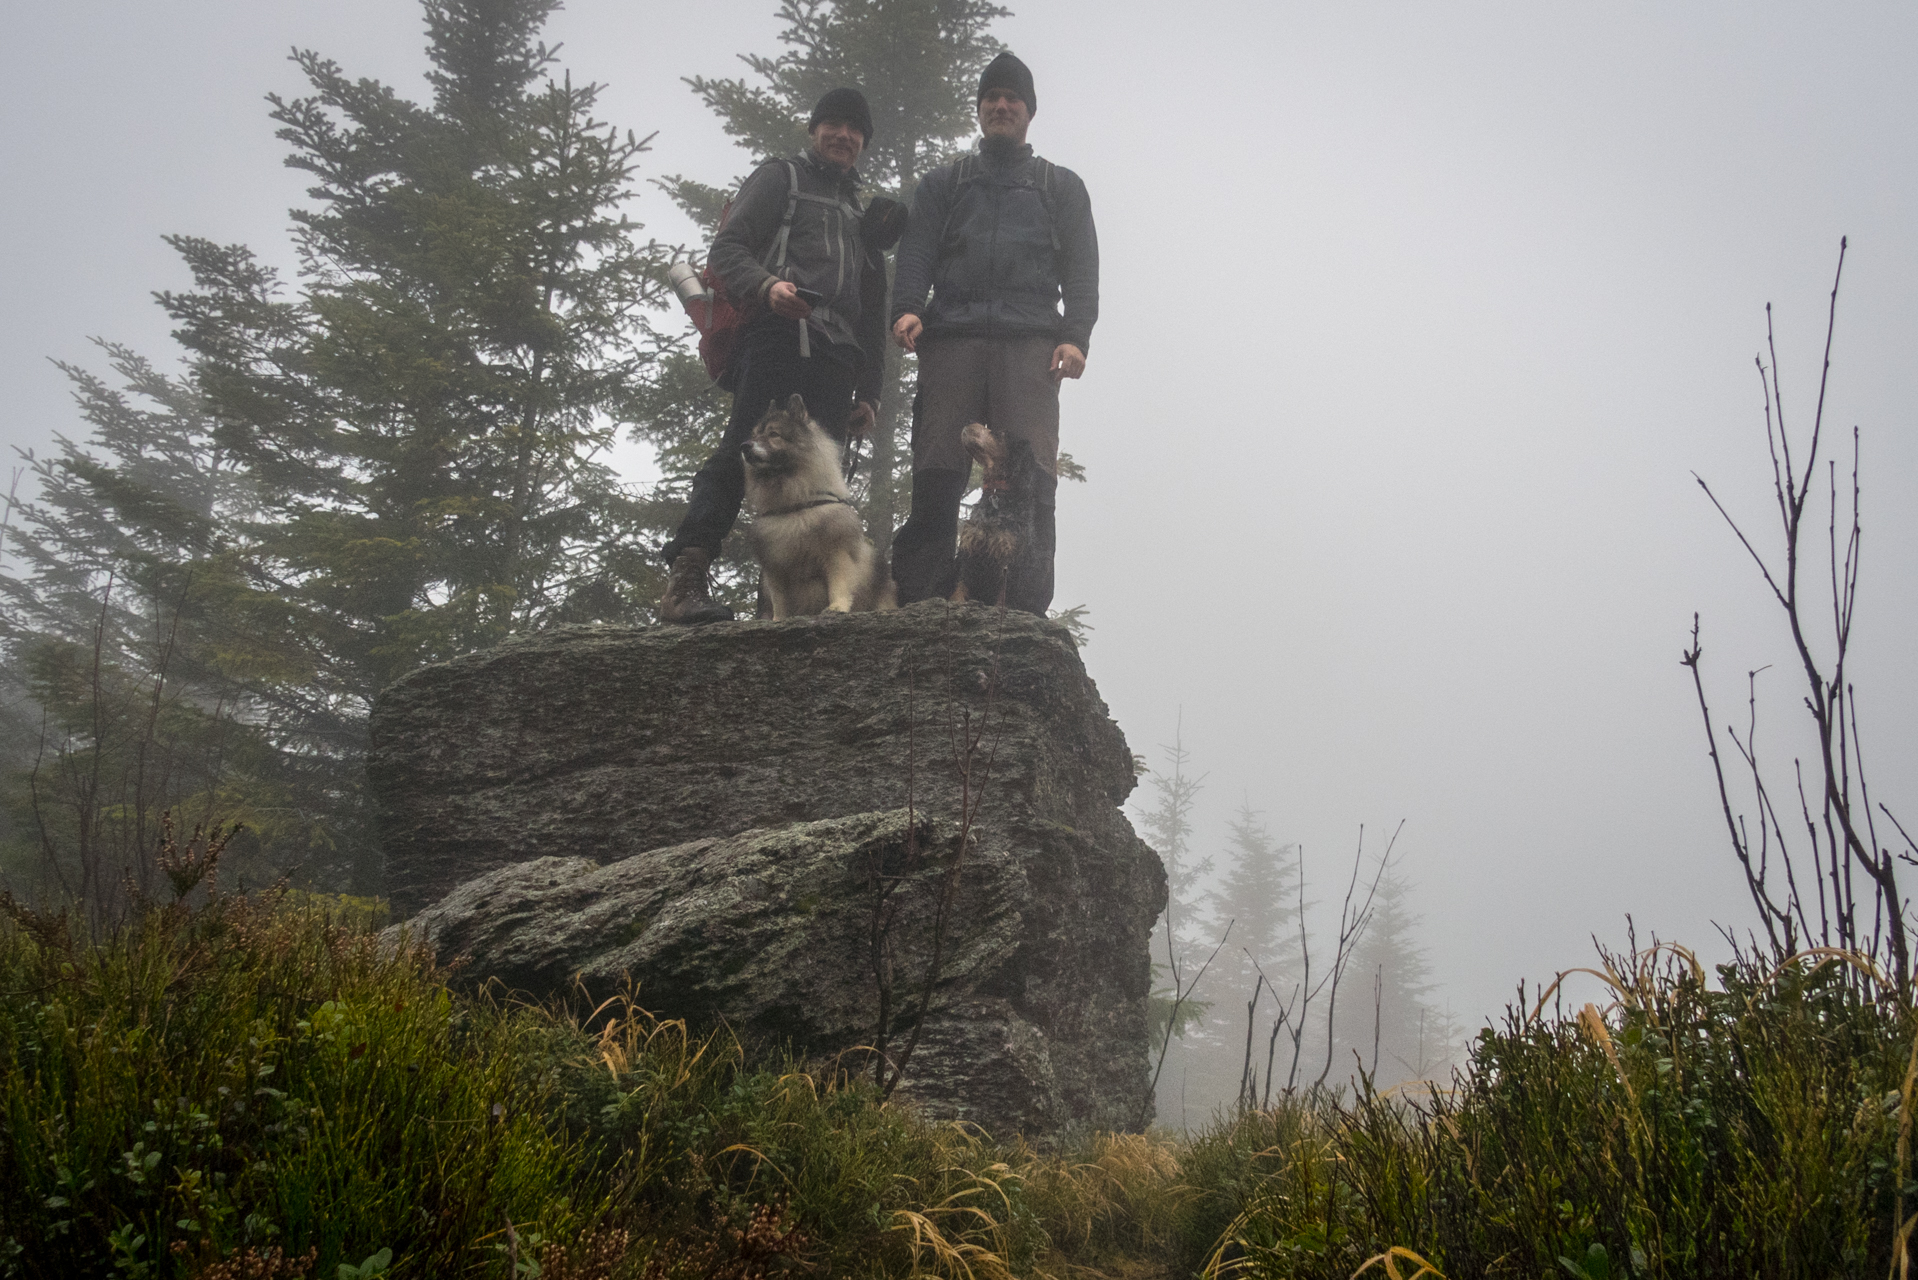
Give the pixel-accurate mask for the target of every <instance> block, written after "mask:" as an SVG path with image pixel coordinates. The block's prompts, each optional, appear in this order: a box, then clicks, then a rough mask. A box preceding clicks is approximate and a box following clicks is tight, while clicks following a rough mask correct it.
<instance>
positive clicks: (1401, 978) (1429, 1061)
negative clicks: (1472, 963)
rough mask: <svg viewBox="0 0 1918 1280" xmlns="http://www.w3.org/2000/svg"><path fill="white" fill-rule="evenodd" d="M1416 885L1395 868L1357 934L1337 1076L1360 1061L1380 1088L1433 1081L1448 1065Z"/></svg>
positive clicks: (1447, 1032) (1343, 1000) (1344, 997)
mask: <svg viewBox="0 0 1918 1280" xmlns="http://www.w3.org/2000/svg"><path fill="white" fill-rule="evenodd" d="M1413 892H1414V890H1413V886H1412V884H1411V882H1410V881H1408V880H1406V879H1405V878H1404V877H1403V876H1402V875H1400V874H1398V873H1397V872H1396V871H1387V872H1386V873H1385V876H1384V878H1383V879H1382V880H1380V882H1379V890H1378V896H1377V897H1376V898H1375V899H1374V900H1373V904H1372V920H1371V923H1370V924H1368V925H1367V926H1366V930H1365V935H1364V936H1363V937H1362V938H1361V939H1360V940H1359V943H1358V947H1357V949H1356V950H1355V952H1354V954H1353V957H1352V963H1351V965H1350V967H1349V968H1348V969H1347V970H1346V975H1345V980H1344V986H1343V988H1342V990H1341V992H1340V995H1339V1017H1338V1027H1337V1028H1336V1039H1337V1041H1338V1050H1337V1053H1336V1055H1335V1057H1334V1068H1333V1071H1334V1075H1335V1077H1336V1078H1341V1079H1343V1078H1346V1077H1348V1076H1350V1075H1351V1074H1352V1072H1353V1071H1354V1070H1356V1069H1357V1067H1358V1065H1359V1064H1360V1063H1363V1064H1364V1066H1365V1069H1366V1070H1367V1071H1368V1072H1372V1073H1373V1074H1374V1075H1375V1083H1376V1084H1377V1085H1378V1086H1379V1087H1381V1088H1384V1087H1387V1086H1389V1085H1392V1084H1396V1083H1398V1082H1399V1081H1401V1080H1412V1079H1433V1078H1436V1077H1440V1076H1443V1075H1444V1074H1445V1073H1446V1072H1447V1071H1449V1070H1450V1069H1451V1065H1452V1060H1453V1056H1454V1052H1455V1050H1454V1045H1453V1038H1454V1032H1453V1028H1452V1019H1451V1016H1450V1014H1448V1013H1446V1012H1445V1011H1443V1010H1441V1009H1440V1008H1439V1007H1438V1006H1437V1005H1436V1004H1435V1003H1434V1002H1433V1001H1432V999H1431V996H1432V993H1433V992H1434V991H1435V990H1437V984H1436V983H1434V982H1433V981H1432V977H1431V965H1430V963H1429V961H1428V960H1427V959H1426V950H1425V948H1424V947H1423V946H1422V945H1420V943H1419V941H1418V927H1419V921H1420V917H1419V916H1418V914H1417V913H1416V912H1415V911H1414V910H1413Z"/></svg>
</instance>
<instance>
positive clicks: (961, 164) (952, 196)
mask: <svg viewBox="0 0 1918 1280" xmlns="http://www.w3.org/2000/svg"><path fill="white" fill-rule="evenodd" d="M979 163H980V161H979V153H978V152H977V151H968V152H966V154H964V155H962V156H960V157H959V158H958V159H957V160H955V161H953V162H952V190H951V191H950V192H949V193H948V195H947V199H946V220H945V222H944V223H943V224H941V226H940V228H939V243H940V244H941V245H943V244H945V242H946V238H947V237H948V236H949V235H951V234H952V220H953V218H954V217H955V216H957V215H958V212H959V198H960V197H961V196H963V195H964V194H965V193H966V188H967V187H969V186H971V185H972V183H973V180H974V179H976V178H977V177H978V176H979Z"/></svg>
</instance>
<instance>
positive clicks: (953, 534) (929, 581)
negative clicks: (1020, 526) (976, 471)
mask: <svg viewBox="0 0 1918 1280" xmlns="http://www.w3.org/2000/svg"><path fill="white" fill-rule="evenodd" d="M1057 345H1058V343H1057V342H1055V341H1054V340H1053V339H1051V338H1046V337H1027V338H959V337H948V338H940V339H937V340H935V341H931V342H922V343H921V344H920V347H919V394H918V396H917V397H916V398H915V399H914V401H913V411H912V514H911V515H910V516H909V517H908V518H907V520H906V523H905V524H904V525H902V526H901V527H900V529H899V532H898V533H897V534H896V535H895V536H894V537H893V541H892V576H893V581H894V582H895V583H897V584H898V587H899V603H900V604H902V605H903V604H910V603H912V602H913V601H914V600H924V599H928V598H930V597H933V596H947V595H950V594H952V589H953V587H954V585H955V580H956V577H957V572H958V562H957V558H956V553H957V544H958V538H959V504H960V501H961V500H962V499H963V498H964V497H965V493H966V482H967V479H968V477H969V476H970V475H971V472H972V458H971V457H970V455H968V454H967V453H966V449H965V446H964V445H962V444H960V443H959V433H960V432H961V431H963V430H965V428H966V427H967V426H968V425H969V424H971V423H974V422H983V423H985V424H986V425H987V426H989V427H991V428H992V429H993V431H994V432H995V433H997V434H998V435H1000V436H1003V437H1004V438H1006V439H1007V440H1024V441H1025V442H1026V443H1027V444H1029V445H1031V446H1032V456H1033V457H1034V458H1035V459H1037V460H1038V463H1039V466H1040V468H1041V469H1042V470H1043V471H1044V473H1045V474H1044V475H1043V476H1042V477H1041V478H1040V483H1039V488H1038V492H1037V494H1036V496H1035V501H1034V507H1033V513H1032V518H1033V531H1034V534H1035V536H1036V537H1037V539H1038V544H1039V545H1038V548H1037V550H1038V553H1039V554H1038V557H1037V558H1038V562H1039V563H1040V564H1041V565H1043V570H1042V571H1041V572H1040V574H1039V575H1038V580H1037V581H1034V582H1032V583H1029V584H1027V590H1025V591H1022V592H1021V593H1020V594H1021V595H1022V596H1023V598H1022V599H1020V600H1018V601H1016V602H1015V601H1008V603H1009V604H1014V605H1015V607H1018V608H1022V609H1024V610H1026V611H1027V612H1028V613H1036V614H1038V615H1039V616H1040V617H1042V618H1043V617H1044V616H1045V614H1046V609H1047V608H1048V607H1049V606H1050V605H1051V604H1052V556H1053V551H1054V548H1055V544H1056V542H1057V506H1056V503H1057V489H1058V479H1057V472H1058V466H1059V388H1058V385H1057V384H1056V383H1054V382H1053V380H1052V373H1051V365H1052V352H1053V348H1054V347H1056V346H1057Z"/></svg>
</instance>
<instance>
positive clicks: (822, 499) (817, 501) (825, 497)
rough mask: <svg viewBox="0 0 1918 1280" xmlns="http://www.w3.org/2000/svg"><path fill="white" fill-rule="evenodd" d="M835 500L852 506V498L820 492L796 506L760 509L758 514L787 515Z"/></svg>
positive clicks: (831, 502)
mask: <svg viewBox="0 0 1918 1280" xmlns="http://www.w3.org/2000/svg"><path fill="white" fill-rule="evenodd" d="M835 502H838V503H843V504H844V505H846V506H848V507H852V506H853V502H852V499H850V498H842V497H840V496H839V495H838V494H836V493H822V494H820V495H819V496H818V497H817V498H814V499H813V500H812V501H811V502H802V503H800V504H799V505H798V506H796V507H781V508H780V509H779V510H777V511H762V512H760V513H759V514H761V515H765V516H789V515H791V514H792V513H793V512H795V511H810V510H812V509H813V508H814V507H829V506H831V505H832V504H833V503H835ZM853 509H854V510H855V511H856V510H858V508H857V507H853Z"/></svg>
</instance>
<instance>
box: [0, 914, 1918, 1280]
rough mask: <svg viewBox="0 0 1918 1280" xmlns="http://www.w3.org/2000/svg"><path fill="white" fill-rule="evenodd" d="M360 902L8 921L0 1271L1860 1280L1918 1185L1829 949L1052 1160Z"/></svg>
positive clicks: (1904, 1088)
mask: <svg viewBox="0 0 1918 1280" xmlns="http://www.w3.org/2000/svg"><path fill="white" fill-rule="evenodd" d="M376 920H377V917H376V915H375V914H374V913H370V912H368V911H366V910H365V909H364V907H363V906H362V907H357V908H356V907H352V906H351V905H350V904H349V906H348V909H346V910H345V911H342V910H341V909H340V904H337V903H333V904H329V903H327V902H325V901H324V900H319V899H307V900H301V901H294V900H290V899H278V900H265V899H262V900H253V901H245V900H240V899H231V898H229V899H221V900H219V901H217V902H215V903H214V904H213V905H211V906H208V907H203V908H200V909H198V910H195V911H187V910H185V909H183V908H180V907H177V906H176V907H173V908H152V909H148V910H147V911H145V912H144V913H143V914H142V915H140V916H139V918H138V919H137V920H135V921H134V922H133V923H132V924H130V925H129V926H127V927H126V928H124V929H122V930H120V931H118V932H117V933H114V934H113V935H111V936H108V937H105V938H102V939H99V940H97V941H91V942H88V941H76V940H73V939H71V938H69V937H68V936H67V934H66V932H65V930H64V928H63V927H60V926H57V925H55V924H54V923H53V922H50V921H47V920H44V919H42V918H40V917H35V916H32V915H31V914H28V913H19V914H17V915H16V916H15V918H14V919H13V920H12V921H11V922H9V923H4V924H0V1096H3V1097H4V1108H5V1110H4V1116H3V1119H4V1129H3V1130H0V1275H9V1276H36V1277H37V1276H63V1277H64V1276H103V1277H105V1276H121V1277H161V1276H198V1277H205V1278H206V1280H227V1278H228V1277H231V1278H232V1280H240V1278H241V1277H244V1276H259V1277H265V1276H269V1275H284V1276H293V1275H308V1276H321V1277H325V1278H326V1280H337V1278H338V1277H343V1276H349V1275H360V1274H388V1275H392V1276H396V1277H408V1276H417V1277H427V1276H431V1277H442V1276H500V1277H506V1276H531V1275H534V1274H544V1275H545V1276H546V1277H547V1278H548V1280H613V1278H614V1277H633V1278H634V1280H641V1278H642V1277H643V1278H644V1280H673V1278H676V1277H694V1276H698V1277H735V1278H737V1280H746V1278H747V1277H755V1276H772V1275H780V1274H794V1275H801V1274H803V1275H813V1276H834V1277H838V1276H881V1275H911V1274H938V1275H952V1276H957V1275H970V1276H972V1277H974V1278H975V1280H987V1278H988V1277H1011V1276H1020V1277H1025V1276H1040V1275H1049V1276H1054V1277H1059V1278H1060V1280H1064V1278H1065V1277H1068V1276H1092V1275H1104V1276H1114V1277H1119V1276H1124V1277H1134V1278H1138V1280H1144V1278H1145V1277H1186V1276H1193V1275H1198V1274H1202V1273H1205V1272H1208V1271H1210V1272H1212V1273H1214V1274H1245V1275H1248V1276H1257V1277H1280V1276H1283V1277H1299V1278H1309V1277H1339V1278H1340V1280H1344V1278H1345V1277H1350V1276H1352V1275H1353V1274H1354V1273H1355V1272H1357V1271H1359V1270H1360V1269H1361V1268H1365V1267H1366V1266H1367V1264H1368V1263H1370V1264H1371V1271H1372V1273H1373V1274H1387V1268H1388V1265H1389V1267H1390V1268H1391V1269H1393V1271H1394V1272H1395V1273H1396V1274H1400V1275H1403V1276H1409V1275H1411V1274H1412V1273H1413V1272H1414V1271H1416V1270H1417V1269H1418V1266H1419V1263H1418V1262H1416V1261H1413V1260H1412V1255H1414V1254H1415V1255H1417V1257H1418V1258H1419V1259H1422V1260H1424V1261H1425V1262H1427V1263H1429V1264H1430V1265H1431V1267H1432V1268H1433V1269H1435V1270H1436V1271H1437V1272H1439V1273H1441V1274H1443V1275H1447V1276H1452V1277H1471V1276H1487V1277H1497V1276H1514V1277H1526V1278H1527V1280H1536V1278H1538V1277H1542V1276H1561V1277H1562V1276H1572V1277H1589V1278H1591V1280H1598V1278H1600V1277H1603V1278H1605V1280H1609V1278H1610V1277H1618V1276H1627V1275H1634V1276H1637V1275H1643V1276H1657V1277H1680V1276H1684V1277H1710V1276H1726V1277H1731V1276H1741V1277H1742V1276H1749V1275H1766V1276H1807V1277H1809V1276H1819V1277H1826V1276H1853V1275H1856V1276H1865V1275H1884V1274H1887V1272H1888V1271H1889V1270H1890V1267H1891V1258H1892V1252H1893V1230H1894V1223H1895V1222H1897V1221H1899V1220H1901V1214H1902V1215H1905V1216H1909V1215H1911V1214H1912V1213H1913V1212H1914V1210H1915V1209H1918V1186H1914V1185H1912V1184H1911V1173H1910V1161H1909V1158H1908V1154H1909V1144H1910V1133H1909V1122H1908V1119H1907V1116H1908V1110H1907V1102H1908V1100H1909V1099H1910V1098H1911V1096H1912V1093H1913V1087H1912V1063H1913V1061H1914V1058H1913V1044H1914V1042H1915V1040H1918V1023H1915V1022H1914V1019H1913V1016H1912V1014H1911V1013H1910V1012H1909V1011H1908V1010H1907V1009H1905V1008H1904V1007H1903V1006H1902V1005H1901V1004H1900V1003H1899V1002H1898V1001H1897V1000H1896V999H1884V1000H1873V999H1871V998H1868V993H1869V992H1871V991H1873V990H1875V987H1874V985H1873V984H1872V983H1871V982H1870V981H1868V980H1864V979H1861V978H1860V977H1859V975H1858V973H1857V971H1856V969H1855V968H1854V967H1852V966H1850V965H1849V963H1848V962H1846V961H1843V960H1841V959H1836V958H1834V957H1830V956H1824V957H1807V958H1804V959H1801V960H1798V961H1795V962H1793V963H1791V964H1788V965H1785V966H1783V967H1782V968H1778V967H1776V966H1774V965H1772V964H1770V963H1760V962H1759V961H1757V960H1755V959H1752V958H1746V959H1744V960H1741V961H1740V962H1738V963H1737V964H1734V965H1732V966H1729V967H1727V968H1725V969H1723V970H1721V971H1719V972H1718V973H1717V974H1716V975H1714V976H1713V980H1712V981H1710V982H1707V981H1706V980H1705V979H1704V976H1703V975H1701V974H1699V973H1698V971H1697V969H1696V966H1695V965H1693V964H1692V963H1690V961H1689V960H1688V959H1687V958H1685V957H1683V956H1682V955H1681V954H1678V953H1674V952H1672V951H1670V950H1669V949H1666V950H1662V951H1660V952H1658V953H1656V954H1654V955H1650V956H1642V957H1636V958H1631V959H1616V958H1614V959H1612V960H1611V961H1610V968H1609V970H1608V974H1607V977H1608V981H1610V982H1611V983H1612V984H1613V986H1614V988H1615V994H1616V995H1617V1001H1616V1003H1615V1004H1614V1005H1613V1006H1611V1007H1610V1008H1609V1009H1608V1010H1606V1011H1603V1012H1601V1011H1599V1010H1597V1009H1595V1008H1589V1007H1588V1008H1587V1009H1582V1010H1564V1009H1560V1008H1558V1007H1556V1006H1551V1007H1547V1008H1545V1009H1543V1010H1540V1011H1537V1012H1536V1015H1535V1011H1533V1010H1515V1011H1513V1012H1512V1013H1511V1015H1510V1016H1509V1017H1508V1019H1507V1021H1506V1023H1505V1024H1504V1025H1503V1026H1501V1027H1498V1028H1495V1029H1488V1030H1487V1031H1485V1032H1484V1033H1483V1034H1482V1035H1481V1037H1480V1039H1479V1041H1478V1043H1477V1045H1476V1048H1475V1051H1474V1056H1473V1062H1472V1066H1471V1069H1470V1070H1469V1071H1468V1072H1466V1073H1465V1074H1463V1075H1462V1076H1461V1077H1460V1078H1459V1079H1458V1080H1457V1081H1455V1082H1454V1085H1453V1087H1452V1088H1450V1089H1448V1090H1444V1091H1434V1092H1428V1093H1427V1094H1426V1095H1425V1096H1423V1097H1417V1098H1413V1097H1399V1096H1390V1097H1386V1096H1379V1095H1376V1094H1366V1095H1363V1096H1361V1097H1359V1098H1357V1099H1356V1100H1354V1099H1350V1098H1347V1099H1345V1100H1344V1101H1342V1102H1341V1101H1340V1100H1336V1099H1329V1098H1290V1099H1287V1100H1285V1101H1283V1102H1282V1103H1281V1104H1280V1105H1279V1106H1277V1107H1275V1108H1273V1109H1272V1110H1269V1111H1262V1112H1249V1113H1245V1114H1242V1115H1238V1116H1234V1117H1231V1118H1228V1119H1225V1120H1222V1121H1221V1122H1219V1123H1217V1124H1215V1125H1213V1126H1212V1127H1210V1128H1209V1129H1207V1130H1205V1131H1204V1132H1202V1133H1200V1134H1198V1135H1196V1136H1195V1137H1193V1138H1192V1139H1190V1140H1189V1141H1175V1140H1173V1139H1172V1138H1170V1137H1169V1136H1167V1135H1163V1134H1153V1135H1143V1136H1141V1135H1091V1136H1088V1137H1086V1138H1085V1139H1083V1140H1082V1141H1080V1142H1079V1143H1078V1144H1077V1145H1076V1146H1075V1147H1073V1148H1072V1149H1070V1150H1066V1151H1062V1152H1053V1153H1045V1154H1041V1153H1038V1152H1035V1151H1033V1150H1031V1149H1029V1148H1027V1147H1025V1146H1023V1145H1020V1144H1018V1143H1016V1142H1015V1143H1012V1144H1009V1145H1001V1144H995V1143H994V1142H992V1141H991V1140H989V1139H988V1138H987V1137H986V1136H985V1135H982V1134H979V1133H977V1132H975V1131H966V1130H962V1129H960V1128H957V1127H954V1126H950V1125H936V1124H931V1123H928V1122H925V1121H923V1120H921V1119H919V1118H917V1117H915V1116H914V1115H913V1114H911V1113H910V1112H908V1111H905V1110H902V1109H899V1108H895V1107H891V1106H887V1105H883V1104H882V1103H881V1101H880V1100H879V1098H878V1097H877V1096H876V1094H875V1093H874V1092H873V1091H872V1090H871V1089H870V1088H869V1087H866V1086H863V1085H860V1084H857V1083H853V1082H850V1081H848V1080H847V1079H846V1078H845V1077H844V1076H843V1075H842V1074H837V1073H835V1072H834V1071H833V1070H832V1069H831V1065H830V1064H811V1065H810V1066H806V1065H804V1064H797V1063H786V1064H773V1063H763V1062H749V1061H747V1060H746V1059H745V1058H744V1057H743V1055H742V1054H741V1053H740V1051H739V1049H738V1046H737V1045H736V1044H735V1043H734V1042H733V1041H732V1040H731V1039H729V1038H727V1037H726V1036H724V1035H720V1034H700V1033H698V1032H697V1031H695V1030H689V1029H688V1028H687V1027H686V1026H684V1025H683V1024H681V1023H678V1022H672V1021H662V1020H659V1019H655V1018H653V1017H651V1016H650V1015H648V1014H646V1013H645V1012H644V1011H643V1010H641V1009H640V1008H639V1007H638V1006H637V1005H636V1004H635V1003H633V1001H631V1000H626V1001H621V1002H617V1003H615V1004H613V1005H611V1006H608V1007H605V1008H603V1009H601V1010H600V1011H599V1013H598V1015H597V1016H596V1017H594V1018H592V1019H588V1020H586V1022H585V1023H584V1025H582V1023H581V1022H580V1021H579V1020H576V1019H575V1018H573V1017H571V1016H570V1015H568V1014H566V1013H565V1012H564V1011H561V1010H556V1009H546V1008H538V1007H530V1006H526V1005H521V1004H515V1003H512V1002H508V1001H504V1000H501V999H498V998H493V997H489V996H488V995H486V994H484V993H482V994H480V995H477V996H475V995H472V994H462V993H461V992H460V991H459V990H457V989H456V988H455V987H453V986H450V985H449V982H448V978H449V975H448V974H446V973H445V972H443V971H441V970H438V969H436V968H434V967H433V966H432V965H431V964H430V963H429V962H427V961H426V960H425V959H424V958H422V957H420V956H418V955H414V954H406V953H400V954H388V953H383V952H382V951H381V949H380V948H379V946H378V945H377V944H376V942H375V941H374V939H373V937H372V935H371V934H370V933H369V932H368V931H367V930H368V927H369V926H370V925H371V924H373V923H376ZM1775 968H1776V970H1777V971H1776V972H1774V969H1775ZM1901 1194H1902V1196H1903V1200H1902V1202H1901V1201H1900V1196H1901ZM1393 1249H1398V1250H1400V1252H1399V1253H1398V1254H1396V1255H1394V1256H1392V1257H1391V1258H1390V1259H1389V1263H1388V1261H1380V1260H1378V1259H1379V1258H1380V1255H1383V1254H1387V1253H1388V1252H1389V1251H1391V1250H1393ZM383 1259H384V1260H385V1261H384V1265H382V1260H383ZM369 1260H370V1262H371V1265H370V1267H369V1266H368V1265H367V1264H368V1263H369ZM343 1268H344V1270H343Z"/></svg>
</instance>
